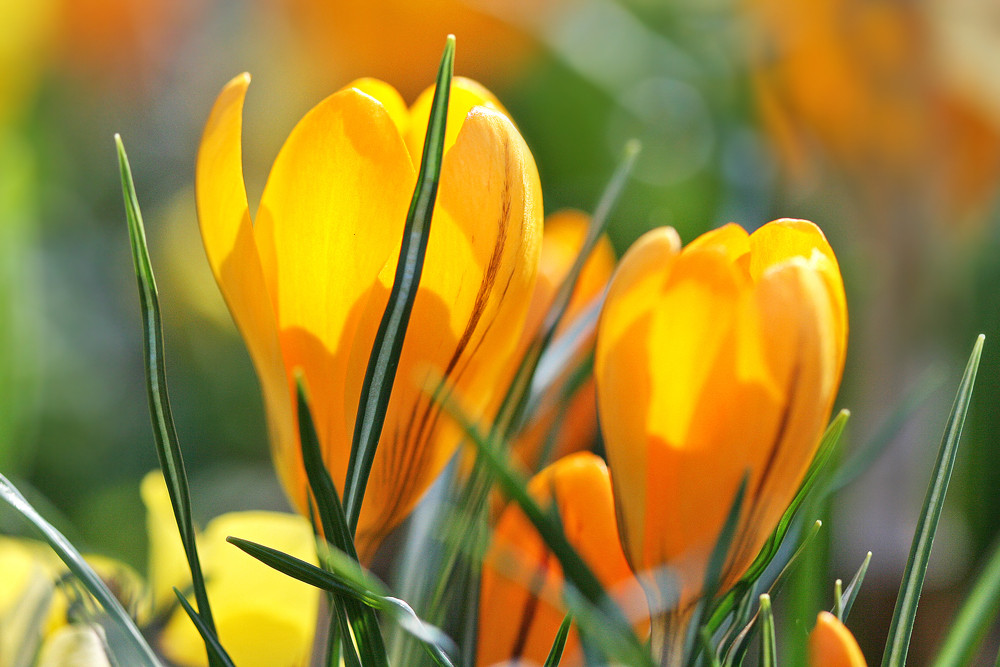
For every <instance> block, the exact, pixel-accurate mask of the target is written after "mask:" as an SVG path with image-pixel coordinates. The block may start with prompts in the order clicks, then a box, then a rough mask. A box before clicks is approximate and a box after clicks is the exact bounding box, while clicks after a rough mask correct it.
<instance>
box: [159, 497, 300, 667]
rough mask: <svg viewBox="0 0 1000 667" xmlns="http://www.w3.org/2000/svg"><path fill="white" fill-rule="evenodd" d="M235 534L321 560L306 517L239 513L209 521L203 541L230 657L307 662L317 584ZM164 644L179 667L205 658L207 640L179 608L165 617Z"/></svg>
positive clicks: (252, 663) (251, 663)
mask: <svg viewBox="0 0 1000 667" xmlns="http://www.w3.org/2000/svg"><path fill="white" fill-rule="evenodd" d="M230 535H232V536H235V537H241V538H244V539H247V540H251V541H253V542H258V543H260V544H265V545H267V546H269V547H273V548H275V549H278V550H279V551H283V552H285V553H287V554H291V555H292V556H295V557H296V558H300V559H302V560H305V561H307V562H309V563H311V564H313V565H316V564H317V559H316V551H315V542H314V538H313V533H312V528H311V526H310V525H309V522H308V521H306V520H305V519H304V518H302V517H300V516H296V515H291V514H279V513H275V512H235V513H232V514H225V515H222V516H220V517H218V518H216V519H214V520H212V521H211V522H210V523H209V524H208V526H207V527H206V529H205V534H204V535H203V539H202V541H201V543H202V544H203V547H202V565H203V567H204V571H205V578H206V580H207V585H208V597H209V599H210V600H211V603H212V614H213V616H214V618H215V623H216V627H217V629H218V632H219V639H220V640H221V642H222V644H223V646H225V648H226V651H227V652H228V653H229V655H230V657H232V658H233V661H234V662H235V663H236V664H238V665H241V666H246V667H270V666H271V665H293V666H302V667H305V665H308V664H309V657H310V655H311V650H312V642H313V637H314V633H315V628H316V618H317V614H318V609H319V590H318V589H316V588H313V587H311V586H309V585H307V584H304V583H302V582H300V581H297V580H295V579H292V578H291V577H288V576H285V575H283V574H281V573H279V572H278V571H277V570H274V569H272V568H270V567H268V566H266V565H264V564H262V563H260V562H259V561H257V560H256V559H254V558H251V557H250V556H248V555H247V554H245V553H243V552H242V551H241V550H239V549H238V548H236V547H235V546H233V545H232V544H229V543H228V542H226V537H227V536H230ZM192 604H193V601H192ZM160 648H161V650H162V651H163V653H164V655H165V656H166V657H167V658H169V659H170V660H171V661H173V662H176V663H177V664H179V665H184V666H188V665H191V666H194V665H205V664H207V660H206V657H205V645H204V642H203V641H202V639H201V636H200V635H199V634H198V631H197V630H196V629H195V627H194V625H193V624H192V623H191V621H190V619H189V618H188V617H187V615H186V614H185V613H184V611H183V610H182V609H178V610H177V611H175V612H174V614H173V615H172V616H171V617H170V620H169V621H168V622H167V625H166V627H165V628H164V630H163V633H162V635H161V636H160Z"/></svg>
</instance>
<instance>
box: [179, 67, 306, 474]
mask: <svg viewBox="0 0 1000 667" xmlns="http://www.w3.org/2000/svg"><path fill="white" fill-rule="evenodd" d="M249 84H250V76H249V75H247V74H243V75H240V76H238V77H236V78H235V79H233V80H232V81H230V82H229V83H228V84H227V85H226V87H225V88H223V90H222V92H221V93H220V94H219V98H218V100H216V102H215V106H214V107H213V109H212V113H211V115H210V116H209V119H208V123H207V124H206V126H205V133H204V135H203V136H202V140H201V147H200V148H199V150H198V164H197V169H196V187H195V191H196V192H195V194H196V199H197V203H198V221H199V222H200V224H201V234H202V241H203V242H204V244H205V252H206V254H207V255H208V261H209V264H211V266H212V272H213V273H214V274H215V280H216V282H218V284H219V289H220V290H221V291H222V295H223V296H224V297H225V299H226V304H227V305H228V306H229V311H230V312H231V313H232V315H233V319H234V320H235V321H236V326H237V327H239V330H240V333H241V334H242V335H243V340H244V342H245V343H246V346H247V350H248V351H249V352H250V358H251V359H252V360H253V363H254V367H255V368H256V370H257V377H258V379H259V380H260V384H261V389H262V391H263V394H264V405H265V408H266V409H267V415H268V425H269V427H270V436H271V438H270V439H271V442H272V447H277V448H279V449H280V448H281V447H288V446H289V445H290V443H291V442H292V438H293V437H294V436H295V430H294V424H293V421H292V412H291V408H292V404H291V402H290V400H289V394H288V390H287V388H286V384H287V382H286V380H285V373H284V368H283V367H282V364H281V352H280V348H279V345H278V329H277V323H276V319H275V314H274V310H273V309H272V306H271V303H272V299H273V297H274V295H273V294H272V295H270V296H269V294H268V288H267V286H266V285H265V282H264V276H263V273H262V267H261V261H260V256H259V254H258V251H257V246H256V244H255V243H254V233H253V228H252V226H251V224H250V213H249V210H248V208H247V197H246V189H245V187H244V184H243V164H242V159H243V158H242V148H241V138H240V133H241V131H242V126H243V120H242V113H243V100H244V98H245V97H246V91H247V87H248V86H249ZM280 458H281V457H279V456H276V460H278V459H280Z"/></svg>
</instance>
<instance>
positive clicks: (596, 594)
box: [442, 398, 652, 666]
mask: <svg viewBox="0 0 1000 667" xmlns="http://www.w3.org/2000/svg"><path fill="white" fill-rule="evenodd" d="M442 405H443V407H444V408H445V410H447V411H448V413H449V414H450V415H451V416H452V417H453V418H454V419H455V420H456V421H457V422H458V423H459V425H460V426H461V428H462V430H463V431H464V433H465V436H466V438H468V439H469V440H470V441H471V442H472V443H473V444H474V445H475V446H476V449H477V452H478V454H479V460H480V461H481V462H482V463H483V464H484V465H485V466H486V467H487V469H488V470H489V472H490V473H491V474H492V475H493V476H494V477H495V478H496V480H497V483H498V484H499V485H500V488H501V489H502V490H503V492H504V493H505V494H506V495H507V496H508V497H509V498H510V499H511V500H512V501H513V502H515V503H517V504H518V506H519V507H520V508H521V511H522V512H524V515H525V517H527V519H528V520H529V521H530V522H531V524H532V525H533V526H534V527H535V530H537V531H538V534H539V536H541V538H542V540H544V542H545V544H546V546H548V547H549V549H550V550H551V551H552V553H553V554H554V555H555V557H556V559H558V561H559V564H560V565H561V566H562V570H563V576H564V577H565V578H566V581H567V582H569V583H570V584H572V585H573V587H574V588H575V589H576V590H577V591H578V592H579V593H580V595H581V596H582V597H583V599H585V600H586V601H587V602H588V603H589V604H590V605H592V606H593V607H594V609H595V610H597V611H598V612H599V613H600V614H601V615H602V616H603V622H604V627H603V632H602V636H601V637H591V638H592V639H594V640H595V641H598V640H600V641H601V649H602V650H604V651H605V652H606V654H607V657H609V658H613V659H616V660H622V661H624V663H625V664H628V665H650V666H651V665H652V663H651V659H650V656H649V654H648V653H647V652H646V651H645V649H644V647H643V646H642V644H640V642H639V641H638V639H636V637H635V634H634V633H633V631H632V628H631V627H630V626H629V625H628V622H627V621H626V619H625V616H624V614H623V613H622V611H621V609H619V608H618V605H616V604H615V603H614V602H613V601H612V600H611V598H610V597H609V596H608V594H607V592H606V591H605V590H604V587H603V586H602V585H601V583H600V581H598V579H597V576H596V575H595V574H594V572H593V571H592V570H591V569H590V567H589V566H588V565H587V563H586V562H584V560H583V559H582V558H581V557H580V554H579V553H577V551H576V549H574V548H573V546H572V545H571V544H570V543H569V540H567V539H566V534H565V533H564V532H563V530H562V526H560V525H559V522H558V521H554V520H553V519H552V517H551V515H549V514H548V513H546V512H545V511H543V510H542V509H541V508H540V507H539V506H538V504H537V503H536V502H535V501H534V499H532V497H531V496H530V495H529V494H528V490H527V485H526V482H525V480H524V478H523V476H522V475H520V474H518V473H516V472H515V471H514V470H513V469H511V468H510V466H509V464H508V463H507V461H506V460H505V459H504V458H503V457H502V456H501V454H500V453H499V451H498V449H499V448H498V447H497V446H496V445H495V444H494V443H493V442H491V441H489V440H487V439H486V438H485V437H484V436H483V435H482V434H481V433H480V432H479V431H478V429H476V427H475V425H474V424H473V423H472V422H471V421H470V420H469V419H468V418H467V417H466V416H465V415H464V414H462V413H461V411H460V410H459V408H458V407H457V406H456V405H455V404H454V402H453V401H450V400H448V399H447V398H444V399H442ZM570 611H571V612H573V614H574V616H575V617H577V619H578V620H580V621H581V624H582V619H581V618H580V614H579V613H578V612H577V610H576V609H573V608H571V609H570Z"/></svg>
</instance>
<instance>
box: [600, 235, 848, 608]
mask: <svg viewBox="0 0 1000 667" xmlns="http://www.w3.org/2000/svg"><path fill="white" fill-rule="evenodd" d="M846 341H847V312H846V308H845V301H844V291H843V284H842V281H841V277H840V270H839V268H838V265H837V260H836V258H835V257H834V255H833V252H832V250H831V249H830V246H829V244H828V243H827V241H826V239H825V238H824V236H823V234H822V232H820V230H819V229H818V228H817V227H816V226H815V225H814V224H812V223H810V222H806V221H803V220H778V221H775V222H771V223H768V224H766V225H764V226H763V227H761V228H760V229H758V230H757V231H756V232H754V233H753V234H751V235H748V234H747V233H746V232H745V231H744V230H743V229H742V228H741V227H739V226H738V225H735V224H730V225H727V226H725V227H722V228H720V229H716V230H714V231H712V232H709V233H707V234H704V235H702V236H701V237H699V238H698V239H697V240H695V241H694V242H693V243H691V244H690V245H688V246H687V247H686V248H684V249H683V250H681V248H680V241H679V239H678V237H677V234H676V232H675V231H674V230H673V229H670V228H661V229H656V230H653V231H651V232H648V233H647V234H646V235H645V236H643V237H642V238H641V239H639V241H637V242H636V244H635V245H634V246H633V247H632V248H631V249H630V250H629V252H628V253H627V254H626V255H625V257H624V258H623V259H622V261H621V263H620V265H619V267H618V270H617V272H616V274H615V277H614V278H613V279H612V283H611V287H610V288H609V292H608V297H607V301H606V302H605V306H604V311H603V313H602V315H601V321H600V323H599V325H598V334H597V350H596V358H595V371H594V375H595V379H596V381H597V395H598V409H599V412H600V415H601V426H602V430H603V433H604V438H605V443H606V448H607V455H608V464H609V467H610V469H611V478H612V482H613V484H614V493H615V505H616V508H617V512H618V518H619V528H620V530H621V539H622V545H623V546H624V549H625V555H626V556H627V558H628V560H629V563H630V564H631V565H632V567H633V569H634V570H635V571H636V573H637V574H638V575H639V577H640V580H641V581H643V585H644V588H646V589H647V595H649V597H650V602H651V606H653V607H654V613H661V614H662V613H664V612H666V611H668V610H669V608H671V607H673V608H675V610H676V612H675V613H683V612H684V611H686V610H688V609H689V608H690V607H691V603H692V602H693V601H695V600H696V599H697V597H698V596H699V595H700V588H701V585H702V582H703V579H704V574H705V567H706V563H707V560H708V557H709V554H710V553H711V550H712V548H713V546H714V545H715V543H716V541H717V539H718V537H719V534H720V532H721V529H722V526H723V523H724V522H725V518H726V516H727V514H728V513H729V510H730V508H731V506H732V503H733V500H734V497H735V495H736V492H737V489H738V488H739V486H740V483H741V480H742V479H743V477H744V475H745V474H747V473H748V474H749V479H748V485H747V490H746V496H745V500H744V503H743V505H742V512H741V516H740V520H739V524H738V527H737V531H736V534H735V538H734V541H733V544H732V548H731V550H730V555H729V558H728V561H727V564H726V566H725V568H724V572H723V577H722V579H723V580H722V585H723V589H725V588H726V587H728V586H729V585H732V584H733V583H735V581H736V580H737V579H738V578H739V577H740V576H741V575H742V574H743V572H744V571H745V570H746V568H747V567H748V566H749V565H750V563H751V561H752V560H753V558H754V557H755V556H756V555H757V552H758V551H759V550H760V548H761V546H762V545H763V543H764V541H765V540H766V539H767V537H768V535H770V533H771V531H772V530H773V529H774V527H775V524H776V523H777V522H778V519H779V518H780V517H781V515H782V513H783V512H784V510H785V508H786V507H787V506H788V503H789V502H790V501H791V499H792V497H793V496H794V494H795V492H796V490H797V487H798V485H799V483H800V482H801V480H802V477H803V475H804V474H805V471H806V469H807V468H808V466H809V464H810V462H811V460H812V458H813V455H814V453H815V452H816V448H817V445H818V443H819V439H820V436H821V435H822V433H823V430H824V428H825V426H826V424H827V421H828V419H829V416H830V411H831V407H832V404H833V400H834V397H835V395H836V393H837V387H838V385H839V383H840V375H841V372H842V369H843V364H844V353H845V348H846Z"/></svg>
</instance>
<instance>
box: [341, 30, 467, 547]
mask: <svg viewBox="0 0 1000 667" xmlns="http://www.w3.org/2000/svg"><path fill="white" fill-rule="evenodd" d="M454 62H455V37H454V36H453V35H449V36H448V40H447V43H446V45H445V48H444V55H443V56H442V58H441V66H440V68H439V70H438V76H437V88H436V90H435V91H434V101H433V102H432V103H431V115H430V120H429V121H428V123H427V138H426V141H425V142H424V153H423V157H422V158H421V161H420V172H419V174H418V175H417V186H416V188H415V189H414V191H413V199H412V200H411V201H410V210H409V213H408V214H407V216H406V227H405V230H404V232H403V244H402V246H401V247H400V250H399V263H398V264H397V266H396V277H395V278H394V280H393V283H392V291H391V292H390V293H389V302H388V304H387V305H386V308H385V312H384V313H383V314H382V321H381V322H380V323H379V327H378V333H377V334H376V336H375V342H374V344H373V346H372V351H371V356H369V357H368V367H367V368H366V369H365V379H364V383H363V384H362V386H361V398H360V399H359V401H358V414H357V419H356V421H355V426H354V439H353V442H352V444H351V457H350V459H349V461H348V464H347V481H346V483H345V485H344V510H345V513H346V514H347V523H348V525H349V526H350V528H351V533H352V534H353V533H354V532H355V531H356V530H357V527H358V517H359V516H360V515H361V502H362V500H363V499H364V496H365V487H366V486H367V485H368V476H369V475H370V474H371V469H372V464H373V462H374V461H375V450H376V448H377V447H378V441H379V438H381V436H382V426H383V424H384V423H385V416H386V411H387V410H388V407H389V396H390V394H391V393H392V384H393V381H394V380H395V377H396V367H397V366H398V364H399V357H400V355H401V354H402V351H403V339H404V337H405V335H406V326H407V324H408V323H409V321H410V312H411V311H412V310H413V304H414V302H415V301H416V298H417V288H418V286H419V283H420V275H421V273H422V271H423V267H424V256H425V255H426V253H427V241H428V239H429V238H430V231H431V218H432V217H433V213H434V202H435V200H436V199H437V190H438V182H439V181H440V179H441V160H442V157H443V154H444V131H445V122H446V120H447V117H448V99H449V97H450V95H451V77H452V69H453V67H454Z"/></svg>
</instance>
